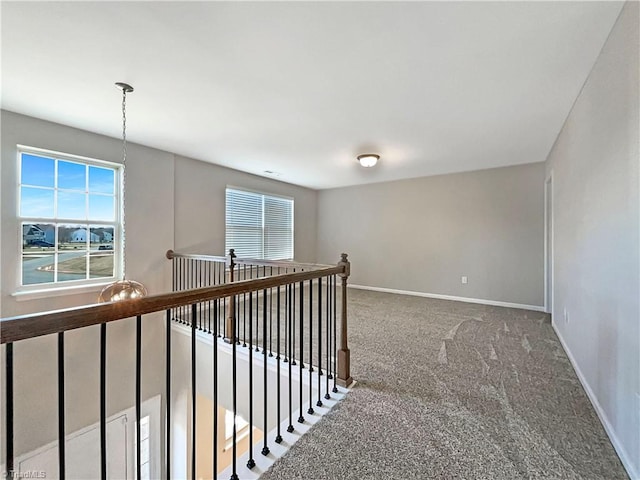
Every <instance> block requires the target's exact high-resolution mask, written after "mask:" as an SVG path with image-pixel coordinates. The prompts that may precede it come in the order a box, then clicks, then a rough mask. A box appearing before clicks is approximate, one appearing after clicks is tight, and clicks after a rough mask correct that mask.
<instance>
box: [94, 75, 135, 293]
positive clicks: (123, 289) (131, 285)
mask: <svg viewBox="0 0 640 480" xmlns="http://www.w3.org/2000/svg"><path fill="white" fill-rule="evenodd" d="M116 87H118V88H119V89H120V90H122V233H121V235H122V280H118V281H117V282H114V283H111V284H109V285H107V286H106V287H104V288H103V289H102V291H101V292H100V296H99V297H98V300H99V301H100V302H118V301H121V300H133V299H136V298H140V297H145V296H146V295H147V289H146V287H145V286H144V285H143V284H141V283H140V282H136V281H134V280H127V279H126V278H125V271H126V265H125V238H126V237H125V218H124V217H125V211H126V208H125V184H126V179H127V170H126V163H127V93H131V92H133V87H132V86H131V85H128V84H126V83H122V82H118V83H116Z"/></svg>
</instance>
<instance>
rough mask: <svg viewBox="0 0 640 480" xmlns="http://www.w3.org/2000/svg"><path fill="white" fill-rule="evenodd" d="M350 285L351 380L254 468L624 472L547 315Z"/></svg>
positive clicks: (346, 473)
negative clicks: (322, 412) (296, 435)
mask: <svg viewBox="0 0 640 480" xmlns="http://www.w3.org/2000/svg"><path fill="white" fill-rule="evenodd" d="M349 295H350V302H349V315H350V324H349V333H350V338H349V341H350V348H351V358H352V375H353V377H354V378H355V379H356V380H357V382H358V383H357V385H356V386H355V388H354V389H353V390H352V391H351V392H350V393H349V395H348V396H347V398H346V399H345V400H344V401H343V402H341V403H340V404H339V405H338V406H337V407H336V408H334V409H333V411H332V412H331V413H329V414H328V415H327V416H326V417H325V418H323V419H322V420H321V421H320V422H319V423H318V424H317V425H316V426H314V427H313V428H312V429H311V430H310V432H309V433H308V434H307V435H305V436H304V437H303V438H301V439H300V440H299V441H298V442H297V443H296V444H295V445H294V446H293V447H292V448H291V450H290V451H289V452H288V453H287V454H286V455H285V456H284V457H283V458H282V459H280V460H279V461H277V462H276V463H275V464H274V465H273V466H272V467H271V469H269V470H268V471H267V472H265V474H263V476H262V477H261V478H263V479H268V480H275V479H286V480H292V479H298V478H299V479H318V480H320V479H358V480H362V479H407V478H416V479H418V478H419V479H426V478H466V479H476V478H478V479H479V478H486V479H509V480H512V479H519V478H554V479H555V478H558V479H560V478H561V479H565V478H567V479H623V478H628V477H627V475H626V473H625V471H624V469H623V467H622V465H621V463H620V461H619V459H618V457H617V456H616V454H615V452H614V450H613V447H612V446H611V443H610V442H609V440H608V438H607V436H606V434H605V432H604V430H603V428H602V426H601V424H600V422H599V420H598V418H597V416H596V414H595V412H594V410H593V408H592V406H591V404H590V402H589V400H588V398H587V396H586V394H585V392H584V390H583V389H582V387H581V385H580V383H579V381H578V379H577V377H576V374H575V372H574V370H573V368H572V367H571V364H570V363H569V360H568V359H567V356H566V354H565V353H564V351H563V349H562V347H561V345H560V342H559V341H558V339H557V337H556V335H555V333H554V332H553V329H552V327H551V325H550V323H549V319H548V316H546V315H545V314H542V313H538V312H531V311H525V310H517V309H509V308H500V307H488V306H482V305H473V304H467V303H459V302H450V301H444V300H433V299H426V298H418V297H408V296H399V295H391V294H383V293H376V292H367V291H360V290H351V289H350V290H349Z"/></svg>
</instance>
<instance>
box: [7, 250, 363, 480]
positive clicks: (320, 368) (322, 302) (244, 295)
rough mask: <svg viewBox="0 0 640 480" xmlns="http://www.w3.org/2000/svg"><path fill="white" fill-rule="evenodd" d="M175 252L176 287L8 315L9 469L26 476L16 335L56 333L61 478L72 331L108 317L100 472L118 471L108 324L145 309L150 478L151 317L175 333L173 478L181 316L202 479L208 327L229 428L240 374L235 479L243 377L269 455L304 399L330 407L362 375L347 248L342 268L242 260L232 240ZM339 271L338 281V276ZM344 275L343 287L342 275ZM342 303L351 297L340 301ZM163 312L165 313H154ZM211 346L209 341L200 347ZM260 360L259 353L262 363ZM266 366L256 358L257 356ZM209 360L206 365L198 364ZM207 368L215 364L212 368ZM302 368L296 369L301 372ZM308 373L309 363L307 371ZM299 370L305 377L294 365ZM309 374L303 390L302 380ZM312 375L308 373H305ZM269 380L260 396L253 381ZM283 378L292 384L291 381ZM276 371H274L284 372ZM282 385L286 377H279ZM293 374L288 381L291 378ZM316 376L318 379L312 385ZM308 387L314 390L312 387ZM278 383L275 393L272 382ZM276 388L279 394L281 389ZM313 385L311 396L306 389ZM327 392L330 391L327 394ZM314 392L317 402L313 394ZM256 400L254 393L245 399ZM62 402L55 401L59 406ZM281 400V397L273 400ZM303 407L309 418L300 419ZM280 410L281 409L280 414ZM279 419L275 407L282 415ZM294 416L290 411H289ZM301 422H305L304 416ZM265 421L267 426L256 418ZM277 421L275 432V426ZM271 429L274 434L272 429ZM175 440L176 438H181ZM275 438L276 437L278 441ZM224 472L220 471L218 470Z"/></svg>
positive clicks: (104, 323) (234, 463)
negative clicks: (227, 398)
mask: <svg viewBox="0 0 640 480" xmlns="http://www.w3.org/2000/svg"><path fill="white" fill-rule="evenodd" d="M167 257H168V258H169V259H171V260H172V262H173V280H172V287H173V290H174V291H173V292H171V293H166V294H160V295H151V296H148V297H144V298H139V299H135V300H129V301H123V302H112V303H103V304H96V305H90V306H85V307H77V308H69V309H64V310H57V311H50V312H44V313H37V314H30V315H23V316H18V317H12V318H5V319H1V320H0V339H1V344H2V345H4V350H5V352H4V353H5V372H4V374H5V375H4V376H5V382H4V395H3V397H4V404H5V425H4V432H3V433H4V434H5V439H6V441H5V451H4V452H3V453H4V454H5V455H4V456H5V474H7V476H11V475H13V476H15V475H16V471H15V468H14V467H15V465H14V460H15V457H14V435H15V431H14V425H15V419H14V405H15V403H14V402H15V401H16V398H14V379H15V376H16V375H20V365H19V364H16V363H15V362H14V345H15V344H16V343H19V342H21V341H25V340H28V339H32V338H36V337H40V336H44V335H56V336H57V359H52V361H57V384H58V387H57V390H58V398H57V408H55V407H54V408H53V411H52V414H54V413H55V414H57V417H58V418H57V424H58V445H59V447H58V476H59V478H61V479H63V478H65V476H66V471H67V468H66V467H67V465H66V461H67V458H66V453H65V443H66V441H65V440H66V435H67V434H68V433H69V432H67V431H66V428H65V414H66V410H65V362H64V359H65V344H64V340H65V332H67V331H69V330H75V329H82V328H87V327H91V326H95V325H99V326H100V348H99V353H98V355H99V358H100V366H99V370H100V371H99V372H97V373H99V377H100V382H99V383H100V392H99V396H100V406H99V411H100V421H99V432H100V435H99V436H100V478H102V479H106V478H108V467H107V465H108V457H107V454H108V452H107V418H108V417H107V409H106V403H107V391H106V377H107V373H108V372H107V358H108V356H107V354H108V352H107V342H106V338H107V327H108V324H109V323H111V322H114V321H118V320H122V319H135V325H136V328H135V418H136V422H135V442H134V443H135V449H136V451H135V463H136V465H135V478H138V479H140V478H142V470H141V468H142V467H141V460H140V459H141V451H140V445H141V427H140V425H141V423H140V420H141V405H142V401H143V399H142V396H141V382H142V375H143V373H144V372H143V370H142V358H141V357H142V340H143V330H142V325H143V322H142V319H143V316H152V317H154V318H152V319H151V320H152V321H156V320H157V321H161V322H163V323H164V329H165V331H166V338H165V342H166V343H165V352H166V368H165V370H166V376H165V392H164V394H165V395H166V399H169V401H167V402H166V408H165V412H164V422H165V428H164V438H163V439H162V440H161V443H162V449H163V450H164V451H163V455H164V459H165V465H164V472H166V477H167V478H170V477H171V476H172V471H173V470H172V466H171V460H172V452H171V445H172V414H173V412H172V406H171V401H170V399H171V398H172V379H171V368H170V367H171V365H172V361H173V360H176V359H172V349H171V345H172V324H174V325H175V324H182V327H183V329H184V328H188V330H187V332H188V334H190V338H189V340H190V342H189V343H190V357H191V358H190V367H191V378H190V383H191V388H190V394H191V398H190V408H191V416H190V422H191V425H190V433H191V435H190V437H191V438H190V439H189V440H190V442H191V446H192V448H190V458H189V460H190V461H189V464H190V465H189V467H188V469H189V470H190V472H191V476H192V477H193V478H195V477H196V471H197V470H196V454H197V448H196V444H197V438H196V422H197V418H196V401H197V391H198V388H197V385H196V382H197V375H196V367H197V363H198V362H197V360H196V359H197V350H198V348H199V347H198V342H197V341H196V337H197V336H198V335H203V334H210V335H211V336H212V337H213V339H214V341H213V342H212V350H213V352H212V353H213V364H212V365H211V367H210V370H211V372H212V375H213V380H212V383H213V398H212V401H213V405H214V408H213V410H214V412H213V431H214V432H217V431H218V427H219V420H220V419H219V418H218V408H217V405H218V395H219V394H220V392H219V384H220V379H219V378H218V377H219V376H220V375H228V376H230V377H231V390H232V392H231V396H232V399H233V400H232V405H231V411H233V442H232V447H231V448H232V450H233V451H232V460H231V466H230V472H231V475H230V476H231V479H236V478H238V475H237V470H238V458H239V454H238V451H237V435H238V432H237V422H236V417H237V415H238V401H239V398H238V395H239V393H238V392H239V386H240V385H241V384H243V383H247V384H248V390H249V398H248V418H247V421H248V423H249V445H250V446H251V445H253V438H252V436H253V426H254V413H255V414H256V415H255V416H256V418H259V419H261V420H262V425H260V426H259V427H260V428H262V431H263V439H262V442H263V447H262V450H261V452H262V454H263V455H268V454H269V452H270V448H269V445H270V442H275V443H281V442H282V433H283V432H281V431H280V426H281V423H282V424H283V425H286V430H287V432H293V431H294V430H295V428H296V427H295V425H296V423H304V422H305V417H304V413H303V412H304V411H303V404H304V405H305V406H306V405H308V410H307V413H308V414H313V413H314V405H315V406H317V407H320V406H322V405H323V399H330V398H331V397H332V394H334V393H336V392H337V391H338V390H337V386H341V387H347V386H349V385H350V384H351V383H352V378H351V375H350V364H349V360H350V357H349V355H350V353H349V348H348V341H347V331H348V324H347V279H348V277H349V274H350V264H349V262H348V259H347V255H346V254H342V258H341V260H340V262H339V263H338V264H337V265H335V266H330V265H315V264H301V263H295V262H275V261H266V260H254V259H239V258H236V256H235V254H234V252H233V250H232V251H230V252H229V255H227V256H206V255H192V254H180V253H175V252H173V251H169V252H167ZM338 280H339V281H338ZM338 283H340V285H338ZM338 304H340V305H338ZM158 312H162V313H163V315H161V316H158V315H154V314H157V313H158ZM219 342H224V343H221V344H220V346H222V345H224V347H225V348H226V349H230V350H231V368H230V371H224V372H219V371H218V370H219V368H218V362H219V358H218V355H219V348H220V346H219ZM200 348H201V347H200ZM241 352H246V354H247V355H248V359H249V361H248V372H247V373H248V375H247V376H246V377H245V376H242V377H241V376H240V372H239V369H238V367H237V366H238V358H239V353H241ZM256 360H260V361H259V362H256ZM268 363H269V365H271V366H272V367H273V368H275V370H276V372H277V374H276V375H275V379H268V372H267V369H268V367H267V366H268ZM254 364H255V366H254ZM199 367H200V368H203V367H202V366H201V365H199ZM205 368H206V367H205ZM296 370H297V371H296ZM305 371H306V372H307V373H305ZM294 373H295V375H294ZM294 376H295V377H296V378H297V379H298V381H297V391H295V392H294V391H293V388H292V378H294ZM303 376H305V378H308V381H306V380H305V382H303V381H302V379H303ZM256 379H259V380H260V384H261V386H262V387H263V388H262V389H261V390H262V391H261V392H258V393H259V394H261V395H260V397H261V398H257V396H258V394H256V395H254V387H253V385H254V381H256ZM281 379H284V383H285V385H282V383H283V382H282V381H281ZM274 380H275V381H274ZM272 383H275V385H273V384H272ZM287 383H288V385H287ZM313 383H315V385H312V384H313ZM305 387H308V393H307V392H306V391H305V392H303V388H305ZM269 390H271V395H268V391H269ZM274 392H275V401H274V400H273V394H274ZM303 393H304V398H303ZM322 393H324V395H322ZM303 399H306V402H303ZM245 400H246V399H245ZM55 403H56V402H52V404H53V405H55ZM274 403H275V404H276V405H273V404H274ZM274 408H275V410H276V415H275V417H276V420H275V424H274V423H273V421H272V424H271V425H269V417H270V415H269V410H273V409H274ZM296 410H297V414H298V417H297V418H294V417H295V415H294V412H295V411H296ZM271 413H273V412H271ZM271 417H273V415H271ZM281 417H284V418H281ZM294 420H295V421H294ZM256 427H258V426H257V425H256ZM270 428H271V430H270ZM270 431H273V432H274V433H275V436H273V437H272V438H271V437H269V433H270ZM174 441H175V440H174ZM217 443H218V435H214V436H213V448H212V451H213V459H212V462H213V465H212V467H213V469H212V471H213V472H218V458H217V456H218V455H217V452H218V451H219V448H218V447H219V445H218V444H217ZM271 445H273V444H271ZM248 452H249V453H248V461H247V468H249V469H251V468H253V467H254V465H255V459H254V457H253V448H251V447H250V448H249V450H248ZM215 475H216V474H215V473H214V478H215Z"/></svg>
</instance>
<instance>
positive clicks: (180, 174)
mask: <svg viewBox="0 0 640 480" xmlns="http://www.w3.org/2000/svg"><path fill="white" fill-rule="evenodd" d="M1 121H2V145H1V148H2V150H1V152H2V156H1V162H2V163H1V168H0V181H1V185H2V189H1V192H0V204H1V205H2V212H1V218H0V242H1V244H2V250H1V253H0V264H1V265H2V272H1V275H0V286H1V288H0V316H2V317H9V316H14V315H21V314H27V313H33V312H39V311H46V310H52V309H60V308H68V307H72V306H78V305H86V304H91V303H95V302H96V299H97V295H98V293H99V291H100V287H97V288H94V289H93V290H91V289H90V291H88V292H85V293H81V294H65V295H61V294H59V293H57V294H52V295H50V296H47V297H45V298H20V299H18V298H17V297H15V296H14V295H13V293H14V292H15V290H16V287H17V284H16V282H17V278H18V276H17V274H18V271H19V268H20V263H19V251H20V246H21V244H20V228H19V222H18V218H17V216H16V212H17V203H16V202H17V198H18V195H17V186H16V181H17V170H16V168H17V150H16V145H17V144H22V145H27V146H32V147H38V148H44V149H49V150H55V151H60V152H65V153H71V154H75V155H81V156H86V157H91V158H96V159H101V160H107V161H112V162H120V161H121V152H122V144H121V140H119V139H114V138H109V137H105V136H102V135H96V134H93V133H90V132H86V131H82V130H78V129H74V128H70V127H67V126H64V125H59V124H55V123H51V122H46V121H43V120H39V119H35V118H31V117H27V116H24V115H19V114H16V113H12V112H7V111H2V117H1ZM226 185H233V186H237V187H243V188H249V189H255V190H259V191H263V192H267V193H275V194H280V195H285V196H289V197H293V198H294V199H295V206H294V209H295V219H294V221H295V228H296V233H295V244H294V249H295V256H296V258H297V259H300V260H301V261H307V262H309V261H314V260H315V255H316V211H317V204H316V201H317V193H316V192H315V191H314V190H309V189H306V188H302V187H296V186H293V185H289V184H285V183H282V182H277V181H274V180H270V179H265V178H261V177H257V176H254V175H249V174H246V173H242V172H238V171H236V170H232V169H228V168H223V167H218V166H214V165H211V164H208V163H203V162H200V161H197V160H191V159H187V158H182V157H179V156H176V155H174V154H172V153H167V152H163V151H160V150H156V149H152V148H147V147H144V146H140V145H135V144H131V143H129V145H128V157H127V186H126V188H127V191H126V221H127V225H126V226H127V244H126V249H127V252H126V260H127V265H126V267H127V268H126V270H127V277H128V278H132V279H136V280H139V281H142V282H143V283H144V284H145V285H146V286H147V287H148V288H149V291H150V293H162V292H167V291H169V290H170V289H171V262H169V261H168V260H167V259H166V257H165V252H166V251H167V249H170V248H171V249H174V250H176V251H189V252H197V253H210V254H219V255H220V254H223V253H224V231H225V215H224V204H225V187H226ZM134 342H135V324H134V322H132V321H129V320H123V321H120V322H115V323H112V324H110V325H109V327H108V345H107V352H108V355H109V360H108V368H107V378H108V382H109V387H108V388H109V393H108V401H107V405H108V410H109V413H115V412H118V411H121V410H124V409H126V408H128V407H130V406H131V405H133V403H134V401H135V397H134V394H135V391H134V385H135V357H134V355H135V344H134ZM3 350H4V347H3ZM65 352H66V358H65V364H66V369H67V371H66V392H67V402H68V403H67V431H68V432H73V431H75V430H78V429H79V428H82V427H84V426H87V425H90V424H92V423H94V422H96V421H97V419H98V415H99V412H98V408H99V397H98V393H99V383H98V381H99V377H98V372H99V370H98V366H99V356H98V352H99V329H98V327H95V328H94V327H92V328H87V329H81V330H77V331H73V332H70V333H68V334H66V349H65ZM14 357H15V360H14V362H15V365H16V378H15V387H14V388H15V396H16V407H15V417H16V438H15V451H16V454H17V455H19V454H22V453H25V452H28V451H31V450H33V449H35V448H36V447H39V446H42V445H43V444H45V443H48V442H51V441H54V440H55V439H56V438H57V437H56V436H57V423H56V422H57V416H56V410H55V402H52V399H55V398H57V390H56V389H57V383H56V382H57V376H56V375H57V366H56V338H55V336H46V337H41V338H38V339H34V340H27V341H23V342H19V343H17V344H16V345H15V347H14ZM4 358H5V356H4V353H2V355H0V371H4V365H3V362H4ZM164 368H165V365H164V321H163V319H162V316H158V317H153V316H149V317H145V319H144V324H143V365H142V369H143V379H144V381H143V391H142V393H143V398H149V397H152V396H154V395H157V394H162V393H163V390H164ZM179 374H181V373H179ZM0 412H1V413H0V415H2V417H1V418H0V421H1V422H2V424H4V409H0ZM2 433H4V431H3V432H2ZM0 443H2V444H4V439H3V438H2V439H0ZM3 455H4V449H2V452H1V453H0V463H1V461H2V458H3Z"/></svg>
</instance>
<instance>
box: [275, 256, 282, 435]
mask: <svg viewBox="0 0 640 480" xmlns="http://www.w3.org/2000/svg"><path fill="white" fill-rule="evenodd" d="M278 274H280V267H278ZM276 295H278V298H277V301H276V308H277V309H278V310H277V312H276V331H277V337H278V338H277V342H276V349H277V352H276V362H277V364H276V389H277V394H276V400H277V408H278V410H277V412H276V415H277V420H276V425H277V429H278V431H277V433H276V443H281V442H282V435H280V422H281V419H280V286H278V288H277V289H276Z"/></svg>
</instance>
